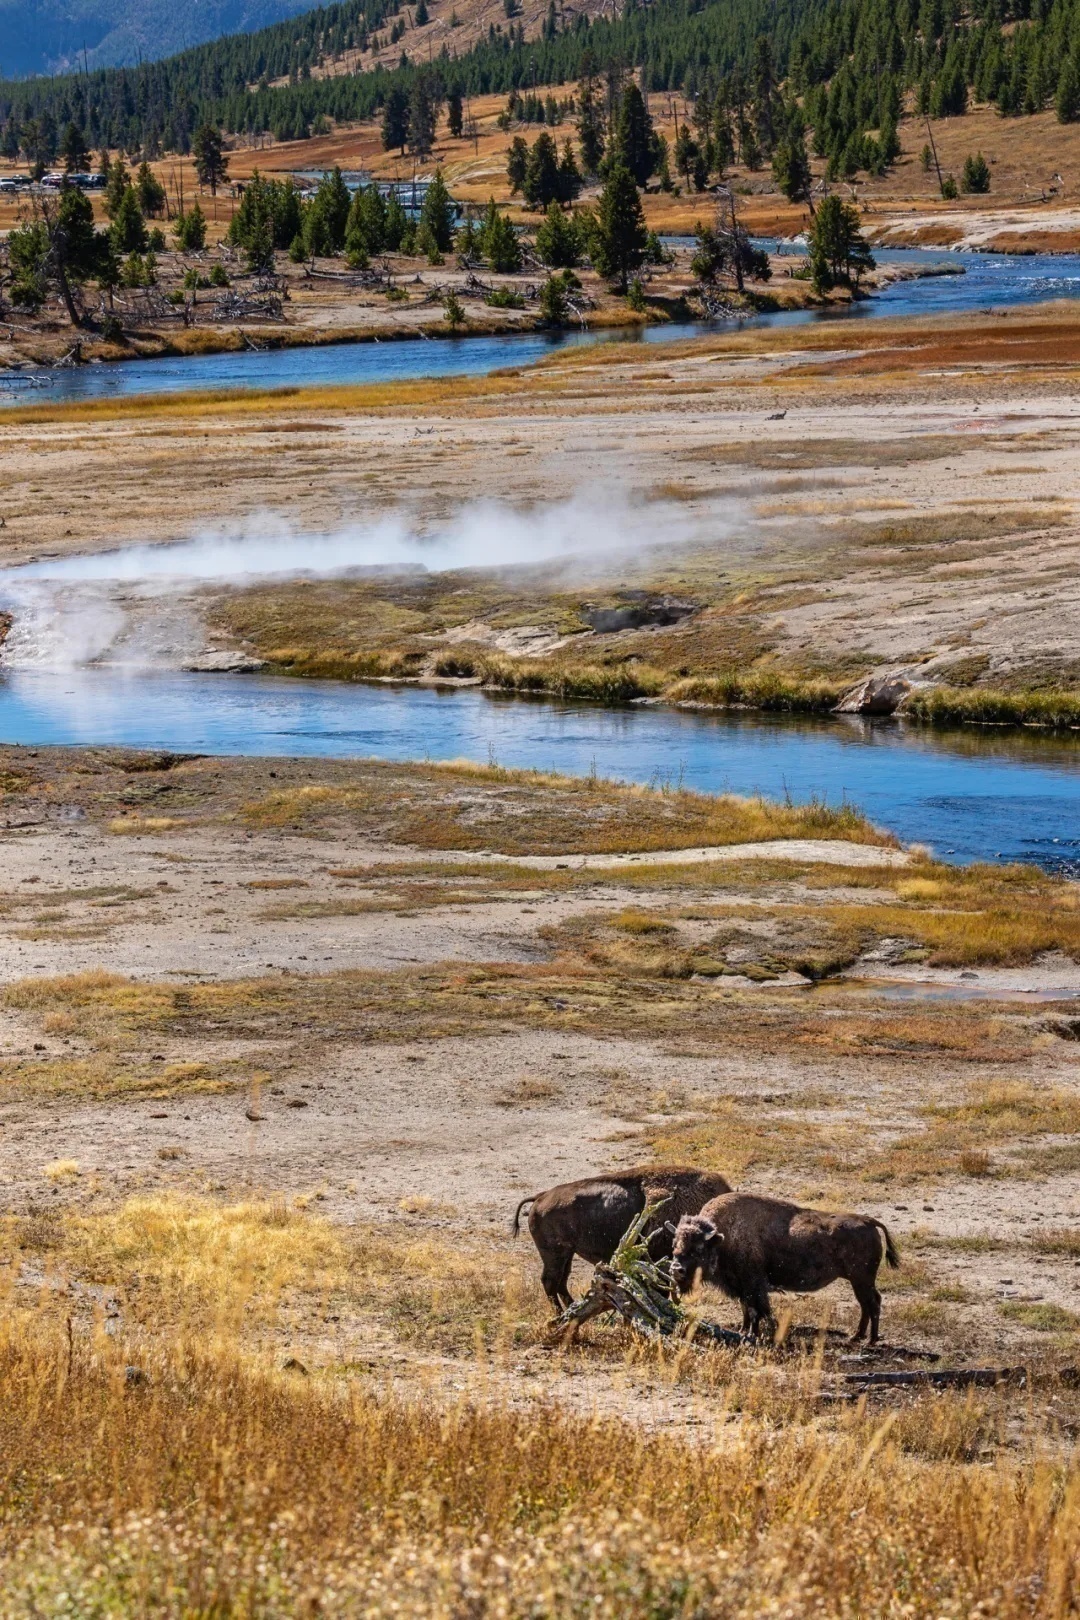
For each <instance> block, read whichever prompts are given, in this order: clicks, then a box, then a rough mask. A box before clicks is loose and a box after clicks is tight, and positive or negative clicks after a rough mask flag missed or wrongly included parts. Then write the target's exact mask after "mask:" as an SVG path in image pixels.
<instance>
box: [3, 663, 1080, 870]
mask: <svg viewBox="0 0 1080 1620" xmlns="http://www.w3.org/2000/svg"><path fill="white" fill-rule="evenodd" d="M0 738H2V739H3V740H4V741H5V742H8V743H22V744H27V745H30V746H41V745H47V744H50V743H66V744H80V743H85V744H96V745H122V746H127V747H136V746H138V747H165V748H170V749H173V750H176V751H179V752H198V753H219V754H248V755H256V754H264V755H267V754H277V755H283V754H288V755H298V756H308V757H316V756H322V757H330V758H349V757H354V758H355V757H365V756H371V757H378V758H382V759H425V758H428V759H457V758H464V759H472V760H480V761H484V760H488V759H496V760H497V761H498V762H499V763H500V764H502V765H507V766H533V767H537V768H540V769H551V768H554V769H556V770H559V771H564V772H568V773H570V774H585V773H588V772H589V771H592V770H595V771H597V772H598V773H599V774H600V775H601V776H610V777H615V778H618V779H620V780H624V781H634V782H652V783H654V784H656V785H658V786H661V785H667V786H671V787H677V786H678V785H679V784H680V783H682V784H684V785H685V786H687V787H689V788H696V789H700V790H704V791H708V792H726V791H730V792H735V793H741V794H757V793H761V794H764V795H766V796H767V797H769V798H778V799H783V798H784V797H785V796H790V797H791V799H792V800H794V801H796V802H805V801H807V800H809V799H812V798H815V797H816V798H819V799H823V800H825V801H827V802H828V803H830V804H840V803H843V802H844V801H845V800H846V801H848V802H850V803H853V804H856V805H858V806H859V808H861V809H862V810H863V811H865V812H866V814H867V815H869V816H870V817H871V819H872V820H873V821H875V822H876V823H877V824H878V825H880V826H882V827H887V828H889V829H890V831H892V832H895V833H896V834H897V835H898V836H899V837H900V838H901V839H903V840H904V841H905V842H919V843H925V844H928V845H930V846H931V847H932V848H933V849H934V851H935V853H936V854H938V855H941V856H943V857H944V858H946V859H948V860H953V861H969V860H993V861H997V860H999V859H1000V860H1026V861H1035V862H1037V863H1038V864H1040V865H1043V866H1046V867H1047V868H1049V869H1052V870H1059V871H1063V872H1066V873H1070V874H1075V875H1080V740H1076V741H1074V740H1072V739H1071V738H1068V737H1066V738H1061V737H1057V738H1055V737H1052V736H1044V735H1041V734H1037V733H1032V732H1027V731H999V730H996V729H994V730H987V729H983V728H979V729H978V730H976V729H972V728H967V729H965V730H963V731H956V732H945V733H942V732H935V731H930V730H927V729H925V728H922V727H916V726H912V725H907V724H904V723H902V722H895V721H884V722H868V721H863V720H859V719H856V718H854V717H844V718H837V719H833V720H820V721H805V720H786V719H783V718H779V717H777V718H772V717H764V716H761V715H754V716H749V715H707V714H703V713H700V712H683V711H678V710H671V709H666V708H662V707H654V706H651V705H630V706H629V707H626V708H622V709H609V708H601V707H598V706H594V705H591V704H585V703H559V702H547V701H540V700H535V699H532V700H530V699H523V698H512V697H504V696H499V695H489V694H487V693H484V692H480V691H477V690H476V689H474V688H469V689H465V690H461V689H457V690H451V691H446V690H443V691H439V690H433V689H431V688H426V687H416V686H405V685H401V686H394V685H382V684H378V685H343V684H340V683H337V682H333V681H306V680H290V679H287V678H282V677H267V676H262V675H242V676H237V675H233V676H229V675H180V674H167V675H164V674H163V675H149V674H138V675H127V674H124V673H122V672H118V671H113V670H109V669H106V668H96V669H81V670H77V671H74V672H71V673H55V672H48V673H46V672H38V671H33V670H12V671H10V672H8V673H7V674H6V675H5V676H3V677H0Z"/></svg>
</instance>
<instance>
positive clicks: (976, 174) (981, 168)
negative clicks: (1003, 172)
mask: <svg viewBox="0 0 1080 1620" xmlns="http://www.w3.org/2000/svg"><path fill="white" fill-rule="evenodd" d="M960 187H961V190H963V191H965V192H968V193H969V194H970V193H975V194H978V193H981V192H985V191H989V190H990V168H989V165H988V164H987V161H986V159H985V158H984V157H983V155H982V153H981V152H976V154H975V156H974V157H972V156H971V155H970V154H969V155H968V156H967V157H966V158H965V159H964V173H963V176H962V178H961V181H960Z"/></svg>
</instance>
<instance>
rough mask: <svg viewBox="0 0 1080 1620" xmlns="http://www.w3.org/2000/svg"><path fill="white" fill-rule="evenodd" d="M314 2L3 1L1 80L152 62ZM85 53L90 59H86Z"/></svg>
mask: <svg viewBox="0 0 1080 1620" xmlns="http://www.w3.org/2000/svg"><path fill="white" fill-rule="evenodd" d="M310 4H311V0H198V4H197V5H192V6H177V5H174V4H172V3H170V0H138V3H137V4H135V5H133V4H130V3H129V0H0V72H3V73H6V74H9V75H12V76H18V77H21V76H23V75H25V74H30V73H53V72H57V71H59V70H63V69H65V68H69V67H75V66H78V67H82V66H83V65H84V62H85V64H86V65H88V66H90V67H108V66H113V65H116V64H121V63H128V64H131V63H138V62H140V61H143V62H146V61H153V60H155V59H156V58H159V57H162V56H167V55H169V54H170V53H171V52H174V51H179V50H183V49H185V48H186V47H187V46H189V45H195V44H198V43H200V42H201V41H202V40H210V39H217V38H220V37H221V35H223V34H234V33H238V32H240V31H241V30H245V29H253V28H265V27H266V26H267V24H269V23H273V22H277V21H278V19H279V18H281V17H289V16H292V15H293V14H295V13H296V12H297V11H302V10H303V9H304V7H305V6H306V5H310ZM84 52H85V56H84Z"/></svg>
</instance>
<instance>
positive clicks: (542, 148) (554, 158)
mask: <svg viewBox="0 0 1080 1620" xmlns="http://www.w3.org/2000/svg"><path fill="white" fill-rule="evenodd" d="M521 189H522V191H523V192H524V194H525V201H526V202H527V203H529V204H530V205H531V206H532V207H533V208H546V207H547V205H548V203H549V202H553V201H554V200H555V199H556V198H558V196H559V193H560V184H559V150H558V147H557V146H556V145H555V142H554V141H553V139H552V138H551V136H550V135H549V134H548V132H547V130H546V129H545V130H542V131H541V133H540V134H539V135H538V136H537V137H536V140H535V141H534V142H533V145H532V150H531V151H530V153H529V157H528V162H527V163H526V165H525V179H524V182H523V184H522V188H521Z"/></svg>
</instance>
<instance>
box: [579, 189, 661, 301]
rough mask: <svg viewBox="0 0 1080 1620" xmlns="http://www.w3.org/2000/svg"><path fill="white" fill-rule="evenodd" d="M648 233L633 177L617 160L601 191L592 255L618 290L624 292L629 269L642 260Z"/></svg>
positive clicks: (598, 266) (635, 266) (599, 267)
mask: <svg viewBox="0 0 1080 1620" xmlns="http://www.w3.org/2000/svg"><path fill="white" fill-rule="evenodd" d="M648 236H649V233H648V231H647V230H646V228H645V215H644V213H643V212H642V208H641V198H640V197H639V196H638V189H637V186H636V185H635V184H634V177H633V175H632V174H631V173H630V171H629V169H627V168H624V166H623V165H622V164H621V163H616V164H615V165H614V166H613V167H612V169H611V170H610V171H609V173H608V177H607V180H606V181H605V183H604V189H603V191H602V192H601V194H600V203H599V207H598V209H597V216H596V224H595V227H594V231H593V240H592V258H593V263H594V264H595V265H596V268H597V269H598V270H599V272H600V274H601V275H602V276H611V277H613V278H615V279H617V280H618V283H619V291H620V292H625V291H626V288H627V284H628V281H629V277H630V273H631V271H633V270H636V269H637V268H638V266H639V265H640V264H641V263H642V261H643V259H644V257H645V248H646V244H647V242H648Z"/></svg>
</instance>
